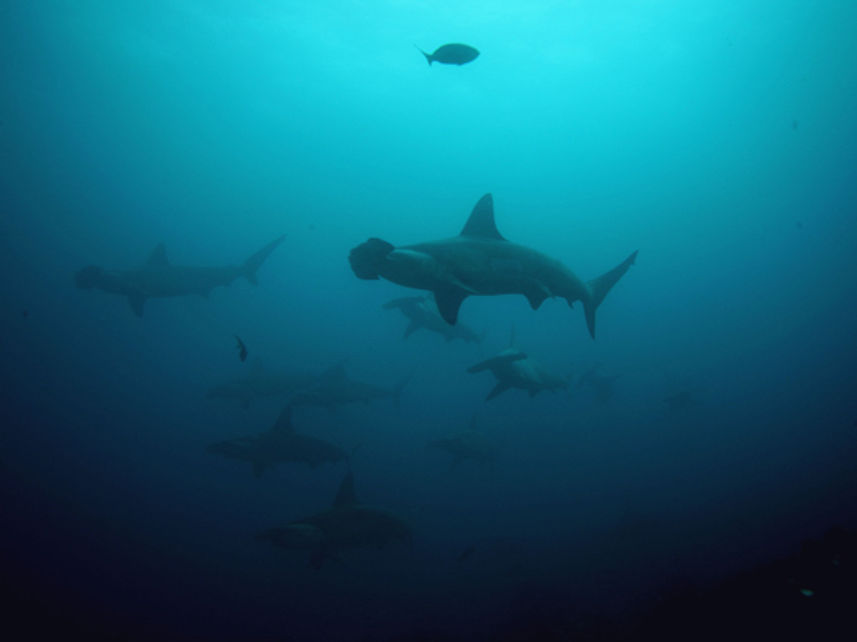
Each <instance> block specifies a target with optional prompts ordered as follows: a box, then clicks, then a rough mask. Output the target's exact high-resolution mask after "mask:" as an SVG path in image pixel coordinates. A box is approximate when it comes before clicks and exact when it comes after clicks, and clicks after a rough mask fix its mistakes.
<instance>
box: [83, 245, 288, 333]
mask: <svg viewBox="0 0 857 642" xmlns="http://www.w3.org/2000/svg"><path fill="white" fill-rule="evenodd" d="M283 238H285V237H283V236H281V237H280V238H278V239H275V240H273V241H271V242H270V243H268V244H267V245H266V246H265V247H263V248H262V249H261V250H259V251H258V252H256V253H255V254H253V255H252V256H251V257H250V258H248V259H247V260H246V261H244V262H243V263H242V264H240V265H226V266H222V267H191V266H185V265H173V264H172V263H170V261H169V260H168V259H167V251H166V249H165V248H164V244H163V243H160V244H158V245H157V247H155V249H154V250H152V253H151V254H150V255H149V260H148V261H146V264H145V265H143V266H142V267H139V268H137V269H132V270H106V269H104V268H102V267H98V266H97V265H88V266H86V267H85V268H83V269H81V270H79V271H78V272H77V274H75V277H74V278H75V282H76V283H77V287H79V288H82V289H84V290H89V289H92V288H97V289H99V290H103V291H104V292H109V293H110V294H120V295H122V296H126V297H128V303H129V304H130V305H131V309H132V310H133V311H134V314H136V315H137V316H138V317H141V316H143V305H144V304H145V303H146V299H150V298H162V297H172V296H185V295H188V294H200V295H202V296H208V294H209V292H211V290H212V289H213V288H216V287H218V286H223V285H229V284H230V283H232V282H233V281H234V280H235V279H237V278H238V277H239V276H243V277H244V278H245V279H247V280H248V281H249V282H250V283H252V284H254V285H255V284H256V270H258V269H259V267H260V266H261V265H262V263H264V262H265V259H267V258H268V256H269V255H270V254H271V252H273V251H274V249H275V248H276V247H277V246H278V245H279V244H280V243H281V242H282V241H283Z"/></svg>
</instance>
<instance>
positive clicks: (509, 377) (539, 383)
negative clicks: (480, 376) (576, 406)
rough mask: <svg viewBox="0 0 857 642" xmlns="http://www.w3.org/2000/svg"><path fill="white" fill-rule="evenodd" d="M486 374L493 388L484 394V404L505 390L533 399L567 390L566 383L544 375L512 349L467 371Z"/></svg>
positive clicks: (555, 376)
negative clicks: (518, 390)
mask: <svg viewBox="0 0 857 642" xmlns="http://www.w3.org/2000/svg"><path fill="white" fill-rule="evenodd" d="M483 370H490V371H491V372H492V374H493V375H494V377H495V378H496V379H497V385H495V386H494V388H493V389H492V390H491V392H489V393H488V396H487V397H486V398H485V401H491V400H492V399H493V398H494V397H496V396H497V395H499V394H501V393H503V392H506V391H507V390H508V389H509V388H521V389H523V390H526V391H527V392H529V393H530V397H535V396H536V395H537V394H539V393H540V392H541V391H542V390H550V391H551V392H554V391H556V390H558V389H560V388H567V387H568V380H567V379H566V378H564V377H560V376H559V375H555V374H552V373H551V372H549V371H547V370H546V369H545V368H544V367H543V366H542V365H541V364H540V363H539V362H537V361H535V360H534V359H532V358H530V357H528V356H527V355H526V354H525V353H523V352H521V351H520V350H518V349H517V348H515V347H514V346H509V347H508V348H506V349H505V350H503V351H501V352H499V353H498V354H497V355H495V356H493V357H491V358H490V359H486V360H485V361H481V362H479V363H477V364H476V365H474V366H471V367H469V368H468V369H467V372H470V373H476V372H482V371H483Z"/></svg>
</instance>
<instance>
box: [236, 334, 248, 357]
mask: <svg viewBox="0 0 857 642" xmlns="http://www.w3.org/2000/svg"><path fill="white" fill-rule="evenodd" d="M235 340H236V341H238V346H237V347H238V358H239V359H241V361H246V360H247V346H245V345H244V342H243V341H242V340H241V337H239V336H238V335H237V334H236V335H235Z"/></svg>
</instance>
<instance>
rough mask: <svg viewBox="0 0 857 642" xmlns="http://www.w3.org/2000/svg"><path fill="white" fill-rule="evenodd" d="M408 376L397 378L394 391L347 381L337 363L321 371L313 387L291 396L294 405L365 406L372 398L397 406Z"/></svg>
mask: <svg viewBox="0 0 857 642" xmlns="http://www.w3.org/2000/svg"><path fill="white" fill-rule="evenodd" d="M409 380H410V376H408V377H404V378H403V379H400V380H399V382H398V383H397V384H396V386H395V387H394V388H382V387H381V386H376V385H375V384H371V383H363V382H362V381H356V380H354V379H350V378H349V377H348V375H347V373H346V372H345V366H344V365H342V364H341V363H340V364H337V365H335V366H333V367H331V368H329V369H328V370H327V371H326V372H324V373H323V374H322V375H321V376H320V377H319V378H318V381H317V382H316V385H315V386H313V387H312V388H309V389H308V390H304V391H302V392H299V393H297V394H296V395H295V396H294V397H292V403H293V404H294V405H296V406H322V407H324V408H328V409H331V410H332V409H334V408H337V407H339V406H343V405H345V404H350V403H369V402H370V401H374V400H375V399H387V398H389V399H392V400H393V402H394V403H395V404H396V405H397V406H398V405H399V399H400V397H401V396H402V390H403V389H404V388H405V386H406V385H407V383H408V381H409Z"/></svg>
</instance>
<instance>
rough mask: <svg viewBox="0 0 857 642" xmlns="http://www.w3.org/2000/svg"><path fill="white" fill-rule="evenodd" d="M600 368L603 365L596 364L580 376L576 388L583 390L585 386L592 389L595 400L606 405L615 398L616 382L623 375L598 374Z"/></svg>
mask: <svg viewBox="0 0 857 642" xmlns="http://www.w3.org/2000/svg"><path fill="white" fill-rule="evenodd" d="M600 367H601V364H596V365H594V366H593V367H592V368H590V369H589V370H587V371H586V372H585V373H583V374H582V375H580V378H579V379H578V380H577V386H576V387H577V388H583V387H584V386H588V387H590V388H592V390H593V391H594V393H595V398H596V399H597V400H598V401H600V402H602V403H606V402H608V401H610V399H612V398H613V395H614V394H615V392H616V381H617V380H618V379H619V378H620V377H621V376H622V375H602V374H598V369H599V368H600Z"/></svg>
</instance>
